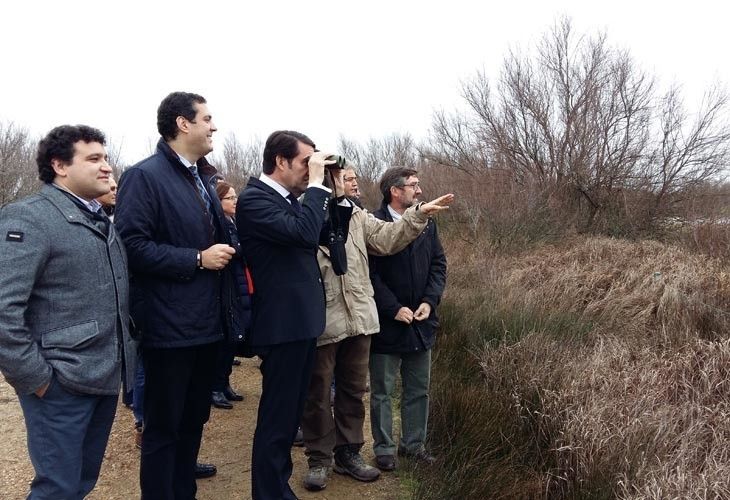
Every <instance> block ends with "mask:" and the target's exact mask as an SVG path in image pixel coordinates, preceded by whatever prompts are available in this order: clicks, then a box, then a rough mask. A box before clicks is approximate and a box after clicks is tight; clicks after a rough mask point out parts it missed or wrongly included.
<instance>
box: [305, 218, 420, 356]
mask: <svg viewBox="0 0 730 500" xmlns="http://www.w3.org/2000/svg"><path fill="white" fill-rule="evenodd" d="M419 207H420V204H419V205H415V206H413V207H411V208H409V209H408V210H406V211H405V212H404V213H403V218H402V219H401V220H399V221H398V222H385V221H382V220H380V219H377V218H375V217H373V215H372V214H370V213H369V212H367V211H366V210H362V209H360V208H358V207H353V211H352V218H351V219H350V230H349V233H348V235H347V243H346V244H345V251H346V252H347V273H345V274H344V275H343V276H337V275H336V274H335V273H334V271H333V270H332V262H331V261H330V257H329V250H328V249H327V247H324V246H320V247H319V251H318V252H317V260H318V262H319V268H320V270H321V271H322V279H323V280H324V291H325V297H326V300H327V324H326V326H325V329H324V333H323V334H322V335H321V336H320V337H319V339H317V346H322V345H327V344H333V343H335V342H339V341H341V340H343V339H345V338H347V337H353V336H355V335H372V334H374V333H378V331H380V325H379V323H378V311H377V309H376V307H375V300H374V299H373V286H372V284H371V283H370V268H369V266H368V253H371V254H373V255H379V256H382V255H392V254H395V253H398V252H400V251H401V250H403V249H404V248H405V247H407V246H408V244H409V243H410V242H411V241H413V240H414V239H416V237H417V236H418V235H419V234H420V233H421V231H423V230H424V229H425V228H426V224H427V223H428V216H426V215H424V214H423V213H422V212H421V211H420V210H419Z"/></svg>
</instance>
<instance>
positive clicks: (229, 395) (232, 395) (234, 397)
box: [223, 385, 243, 401]
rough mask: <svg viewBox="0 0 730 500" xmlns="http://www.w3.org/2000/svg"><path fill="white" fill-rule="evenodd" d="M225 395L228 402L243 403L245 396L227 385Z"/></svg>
mask: <svg viewBox="0 0 730 500" xmlns="http://www.w3.org/2000/svg"><path fill="white" fill-rule="evenodd" d="M223 395H224V396H225V397H226V399H227V400H228V401H243V396H241V395H240V394H238V393H237V392H236V391H234V390H233V387H231V386H230V385H227V386H226V388H225V389H223Z"/></svg>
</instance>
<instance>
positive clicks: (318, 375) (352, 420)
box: [302, 335, 370, 467]
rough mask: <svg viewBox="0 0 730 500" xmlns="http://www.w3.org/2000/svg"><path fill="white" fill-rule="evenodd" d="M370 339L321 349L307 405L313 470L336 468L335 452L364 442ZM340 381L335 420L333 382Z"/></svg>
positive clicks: (307, 435) (360, 338)
mask: <svg viewBox="0 0 730 500" xmlns="http://www.w3.org/2000/svg"><path fill="white" fill-rule="evenodd" d="M369 356H370V335H356V336H354V337H348V338H346V339H344V340H341V341H339V342H336V343H333V344H327V345H323V346H320V347H317V356H316V361H315V363H314V370H313V371H312V377H311V379H310V381H309V391H308V392H307V401H306V403H305V404H304V416H303V417H302V432H303V434H304V446H306V452H305V453H306V455H307V459H308V462H309V466H310V467H318V466H326V467H331V465H332V454H333V451H334V450H336V449H337V448H339V447H342V446H350V447H352V448H353V449H355V450H357V451H359V450H360V448H362V444H363V442H364V438H363V431H362V429H363V425H364V423H365V405H364V403H363V397H364V396H365V388H366V387H367V376H368V359H369ZM333 377H335V378H336V379H337V390H336V391H335V404H334V416H333V414H332V407H331V406H330V388H331V385H332V379H333Z"/></svg>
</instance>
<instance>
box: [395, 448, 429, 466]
mask: <svg viewBox="0 0 730 500" xmlns="http://www.w3.org/2000/svg"><path fill="white" fill-rule="evenodd" d="M398 456H400V457H406V458H410V459H411V460H415V461H417V462H421V463H422V464H425V465H433V464H435V463H436V457H434V456H433V455H431V454H430V453H429V452H427V451H426V449H425V448H421V449H420V450H418V451H417V452H415V453H410V452H407V451H406V450H405V449H403V448H401V447H398Z"/></svg>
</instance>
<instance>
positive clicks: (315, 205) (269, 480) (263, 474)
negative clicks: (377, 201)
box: [236, 131, 349, 500]
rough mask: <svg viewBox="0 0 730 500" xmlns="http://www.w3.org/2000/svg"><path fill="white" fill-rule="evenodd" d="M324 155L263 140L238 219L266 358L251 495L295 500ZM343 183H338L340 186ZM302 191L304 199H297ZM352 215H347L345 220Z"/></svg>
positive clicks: (257, 338)
mask: <svg viewBox="0 0 730 500" xmlns="http://www.w3.org/2000/svg"><path fill="white" fill-rule="evenodd" d="M327 156H328V155H327V154H325V153H320V152H315V145H314V143H313V142H312V141H311V139H309V138H308V137H307V136H305V135H303V134H300V133H298V132H293V131H277V132H274V133H273V134H271V135H270V136H269V138H268V139H267V140H266V145H265V146H264V161H263V173H262V174H261V176H260V177H259V178H258V179H255V178H254V179H251V180H250V181H249V183H248V185H247V186H246V188H245V189H244V191H243V192H242V193H241V196H240V197H239V199H238V205H237V208H236V225H237V226H238V233H239V237H240V240H241V244H242V246H243V251H244V255H245V257H246V261H247V263H248V266H249V269H250V271H251V276H252V278H253V283H254V288H255V292H254V295H253V301H252V316H251V333H250V339H249V342H250V345H251V347H252V349H253V352H254V353H255V354H257V355H259V356H260V357H261V358H262V359H263V362H262V364H261V373H262V375H263V386H262V393H261V400H260V402H259V413H258V420H257V423H256V432H255V434H254V442H253V457H252V461H251V462H252V463H251V476H252V486H251V488H252V497H253V498H254V500H264V499H265V500H269V499H274V498H276V499H295V498H296V496H295V495H294V492H292V490H291V487H290V486H289V478H290V477H291V473H292V461H291V446H292V443H293V442H294V437H295V435H296V433H297V428H298V427H299V422H300V420H301V417H302V411H303V409H304V401H305V399H306V390H307V387H308V384H309V378H310V375H311V372H312V367H313V366H314V359H315V353H316V347H317V337H318V336H319V335H321V334H322V332H323V331H324V325H325V300H324V288H323V285H322V277H321V275H320V271H319V265H318V264H317V258H316V253H317V246H318V245H319V243H320V234H321V232H322V229H323V226H324V223H325V214H326V213H327V205H328V200H329V198H330V190H329V189H328V188H325V187H324V186H323V185H322V182H323V180H324V169H325V165H328V164H332V163H334V162H333V161H329V160H326V159H325V158H326V157H327ZM338 188H339V189H341V180H340V185H339V186H338ZM302 194H304V198H303V200H302V202H301V204H300V203H299V201H298V200H297V198H298V197H299V196H300V195H302ZM348 220H349V219H348Z"/></svg>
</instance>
